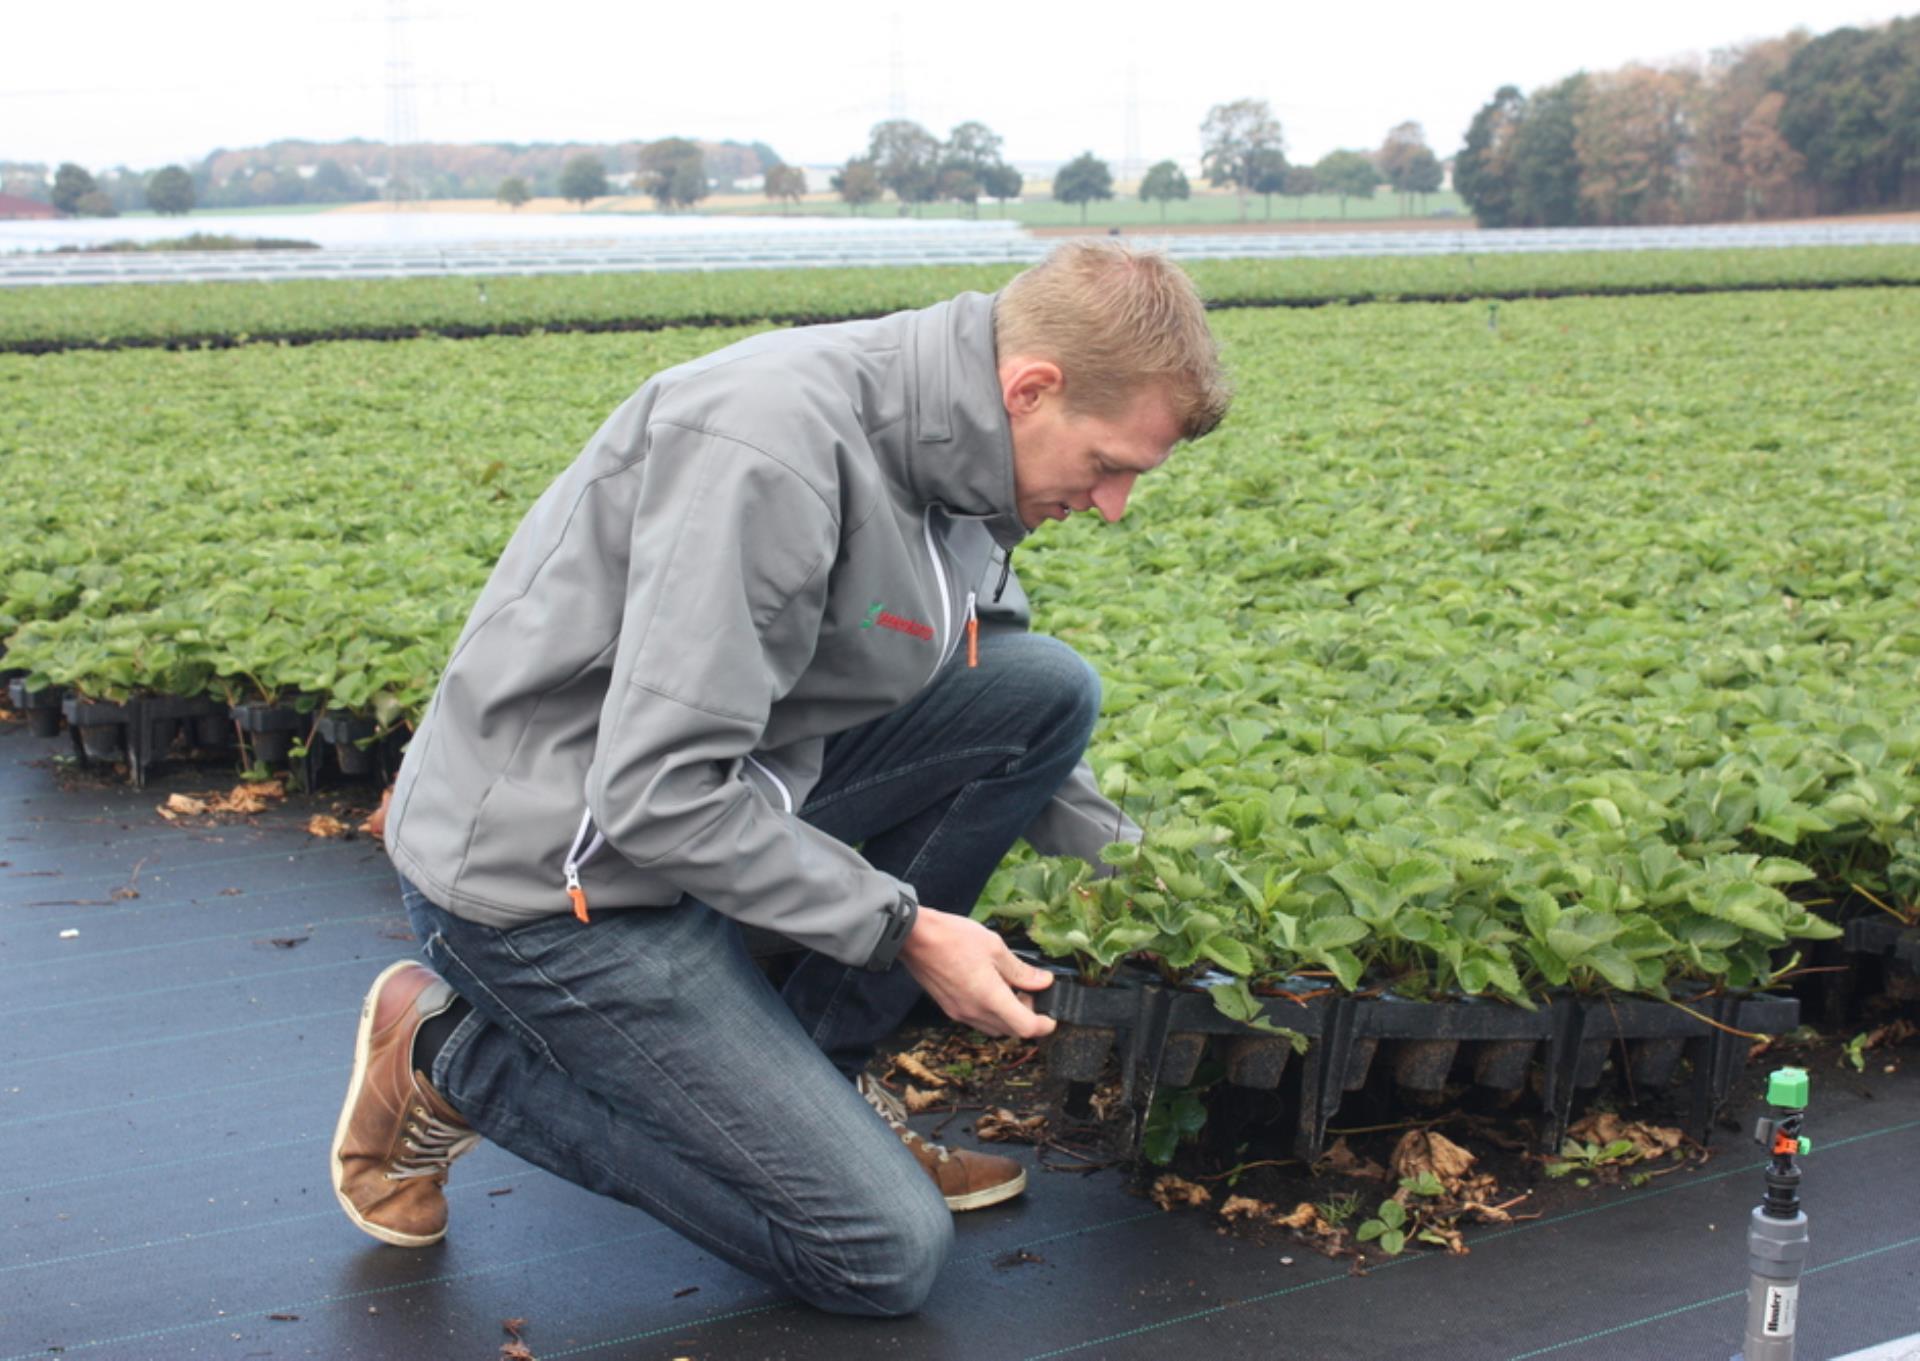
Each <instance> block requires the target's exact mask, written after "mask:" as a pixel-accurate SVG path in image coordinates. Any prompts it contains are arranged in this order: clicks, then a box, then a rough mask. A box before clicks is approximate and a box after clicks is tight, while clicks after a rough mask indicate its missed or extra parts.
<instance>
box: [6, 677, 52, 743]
mask: <svg viewBox="0 0 1920 1361" xmlns="http://www.w3.org/2000/svg"><path fill="white" fill-rule="evenodd" d="M65 698H66V691H65V690H64V689H62V688H61V687H60V686H57V685H51V686H48V687H47V688H46V689H44V690H29V689H27V680H26V677H24V676H16V677H15V678H14V679H12V680H10V681H8V682H7V703H8V704H9V705H10V706H11V707H12V708H15V709H17V710H19V711H20V712H21V713H23V714H25V715H26V716H27V731H28V732H30V733H32V734H33V735H34V736H35V737H53V736H56V735H57V734H58V733H59V731H60V720H61V717H62V715H61V712H60V710H61V702H62V701H63V700H64V699H65Z"/></svg>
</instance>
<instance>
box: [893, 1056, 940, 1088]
mask: <svg viewBox="0 0 1920 1361" xmlns="http://www.w3.org/2000/svg"><path fill="white" fill-rule="evenodd" d="M893 1066H894V1067H895V1068H898V1069H899V1070H900V1071H901V1072H903V1073H905V1074H906V1075H907V1076H908V1077H910V1078H912V1079H914V1081H916V1082H922V1083H925V1084H926V1085H927V1086H929V1087H944V1086H946V1085H947V1079H946V1076H945V1075H944V1074H941V1073H936V1072H934V1071H933V1069H931V1068H929V1067H927V1065H926V1064H925V1063H923V1062H922V1061H921V1060H920V1059H919V1058H918V1057H916V1056H915V1055H913V1054H895V1055H894V1056H893Z"/></svg>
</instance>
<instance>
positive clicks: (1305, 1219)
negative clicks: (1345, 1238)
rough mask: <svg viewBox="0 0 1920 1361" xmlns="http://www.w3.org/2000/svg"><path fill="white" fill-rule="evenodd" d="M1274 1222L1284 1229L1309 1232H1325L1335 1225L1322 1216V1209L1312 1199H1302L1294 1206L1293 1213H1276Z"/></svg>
mask: <svg viewBox="0 0 1920 1361" xmlns="http://www.w3.org/2000/svg"><path fill="white" fill-rule="evenodd" d="M1273 1222H1274V1223H1275V1224H1278V1225H1279V1226H1280V1227H1281V1228H1283V1229H1301V1230H1304V1231H1305V1232H1308V1233H1325V1232H1327V1231H1328V1230H1329V1229H1331V1228H1332V1227H1333V1226H1332V1225H1331V1224H1328V1223H1327V1222H1326V1221H1325V1220H1324V1219H1322V1218H1321V1217H1320V1211H1319V1210H1318V1209H1317V1208H1315V1206H1314V1205H1313V1203H1312V1202H1311V1201H1305V1200H1303V1201H1301V1202H1300V1203H1299V1204H1298V1205H1295V1206H1294V1207H1293V1212H1292V1213H1291V1214H1284V1215H1276V1216H1274V1220H1273Z"/></svg>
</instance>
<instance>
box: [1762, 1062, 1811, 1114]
mask: <svg viewBox="0 0 1920 1361" xmlns="http://www.w3.org/2000/svg"><path fill="white" fill-rule="evenodd" d="M1767 1104H1768V1105H1769V1106H1784V1107H1785V1108H1787V1109H1788V1110H1796V1111H1797V1110H1801V1109H1804V1108H1805V1106H1806V1104H1807V1070H1806V1069H1804V1068H1776V1069H1774V1070H1773V1072H1772V1074H1771V1075H1770V1076H1769V1077H1768V1078H1767Z"/></svg>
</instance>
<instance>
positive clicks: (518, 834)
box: [386, 293, 1139, 968]
mask: <svg viewBox="0 0 1920 1361" xmlns="http://www.w3.org/2000/svg"><path fill="white" fill-rule="evenodd" d="M1024 534H1025V530H1024V528H1023V527H1022V525H1021V523H1020V520H1019V516H1018V514H1017V512H1016V506H1015V498H1014V479H1013V444H1012V436H1011V433H1010V431H1009V428H1008V425H1007V418H1006V411H1005V407H1004V404H1003V402H1002V400H1001V395H1000V383H999V378H998V373H997V368H996V363H995V356H994V344H993V299H992V298H991V297H989V296H984V295H981V294H977V293H970V294H963V295H961V296H960V297H958V298H955V299H954V300H952V301H951V302H946V303H941V304H939V305H937V306H934V307H930V308H927V309H925V310H923V311H917V312H903V313H899V314H896V315H894V316H890V317H885V318H882V319H880V320H877V321H861V322H849V323H844V324H840V325H833V326H817V327H809V328H804V329H798V330H789V331H778V332H773V333H770V334H767V335H762V336H756V337H754V338H752V339H749V340H745V341H742V342H740V343H739V344H736V345H732V346H729V347H727V348H726V349H723V350H720V351H717V352H716V353H714V354H711V355H708V356H706V357H704V358H702V359H698V360H695V361H694V362H692V363H689V364H683V365H681V366H679V367H677V368H673V369H668V370H666V371H664V372H662V373H660V374H657V375H656V376H654V377H653V378H652V379H650V380H649V381H648V382H647V383H646V384H645V385H644V386H643V387H642V388H641V389H640V390H639V392H637V393H636V394H634V396H633V397H631V398H629V399H628V400H627V401H626V402H625V403H623V404H622V405H621V406H620V408H619V409H618V410H616V411H615V412H614V413H613V415H612V416H611V417H610V418H609V419H608V420H607V422H606V424H605V425H603V426H602V427H601V429H600V430H599V432H598V433H597V434H595V435H594V437H593V438H592V440H591V441H590V442H589V443H588V444H587V447H586V449H585V450H584V451H583V452H582V453H581V455H580V456H579V458H577V459H576V460H575V461H574V462H573V464H572V465H571V466H570V467H569V468H568V469H567V470H566V471H565V472H564V473H562V474H561V475H560V477H559V478H558V479H557V480H556V481H555V482H554V483H553V484H552V485H551V486H550V487H548V488H547V490H546V492H545V493H544V494H543V495H542V496H541V497H540V499H539V501H537V502H536V503H535V504H534V506H533V508H532V509H531V510H530V511H529V512H528V513H527V516H526V518H525V519H524V520H523V521H522V522H521V524H520V526H519V528H518V529H517V530H516V531H515V533H514V535H513V538H512V540H511V541H510V542H509V543H508V544H507V547H506V550H505V552H504V553H503V554H502V555H501V558H500V561H499V563H498V565H497V566H496V567H495V568H494V571H493V575H492V577H491V578H490V579H489V581H488V582H487V585H486V588H485V590H484V591H483V592H482V593H481V596H480V599H479V602H478V603H477V604H476V605H475V606H474V609H473V613H472V615H471V616H470V617H469V618H468V620H467V623H466V626H465V628H464V629H463V630H462V631H461V634H460V638H459V641H458V643H457V644H456V645H455V647H454V651H453V655H452V657H451V659H450V660H449V661H448V663H447V666H446V670H445V671H444V673H443V674H442V676H441V679H440V684H439V688H438V689H437V690H436V692H435V694H434V697H433V700H432V702H431V703H430V704H429V705H428V708H427V712H426V715H425V717H424V718H423V719H422V721H421V725H420V728H419V730H418V732H417V733H416V734H415V735H414V739H413V742H412V744H411V746H410V747H409V748H408V751H407V756H406V759H405V761H404V763H403V764H402V766H401V770H400V775H399V780H398V783H397V785H396V788H395V791H394V797H393V804H392V808H391V810H390V812H389V815H388V821H387V831H386V838H387V847H388V850H389V852H390V854H391V855H392V857H393V860H394V863H395V865H396V866H397V867H398V868H399V870H400V872H401V873H403V874H404V875H406V877H407V878H409V879H410V880H412V881H413V882H414V883H415V884H416V885H418V886H419V888H420V889H421V891H422V892H424V893H425V894H426V895H427V896H428V897H429V898H431V899H432V900H433V901H434V902H436V903H438V904H440V905H441V906H442V907H444V908H446V909H447V910H448V911H450V912H452V913H454V914H455V915H457V916H460V917H464V918H467V919H469V920H472V921H476V922H481V923H485V924H488V925H492V926H498V927H512V926H516V925H520V924H523V923H526V922H530V921H535V920H539V919H542V918H545V917H549V916H552V915H554V914H557V913H567V912H570V911H573V910H574V904H573V901H572V900H571V899H570V897H569V893H568V869H569V866H570V865H571V866H573V867H574V869H575V873H576V876H577V880H578V883H579V886H580V889H581V891H582V893H584V895H585V899H586V902H587V903H589V904H591V909H590V910H591V913H592V914H594V915H596V916H597V914H600V913H603V912H611V911H618V910H623V909H639V908H645V907H649V906H660V905H665V904H670V903H673V902H676V901H678V900H679V899H680V897H681V896H682V895H689V894H690V895H692V896H693V897H695V898H697V899H699V900H700V901H701V902H704V903H706V904H708V905H709V906H711V907H713V908H714V909H715V910H717V911H719V912H722V913H724V914H726V915H727V916H729V917H733V918H735V919H737V920H739V921H741V922H743V923H747V924H749V925H753V926H758V927H762V928H765V929H768V930H771V931H774V932H777V933H779V934H780V935H783V936H786V937H788V938H789V939H791V940H793V941H795V942H797V943H798V944H800V945H803V946H806V947H808V948H811V949H815V950H819V951H821V952H823V953H825V954H827V955H830V956H832V957H833V958H835V959H838V960H840V961H842V962H844V963H848V964H856V965H866V966H868V967H873V968H880V967H885V966H887V965H888V964H890V963H891V962H892V960H893V957H894V955H895V954H896V953H897V951H898V949H899V945H900V941H901V940H902V939H903V938H904V936H905V934H906V931H907V929H909V928H910V927H911V924H912V919H913V914H914V912H915V911H916V910H917V907H916V901H915V898H914V894H913V889H912V886H911V885H907V884H903V883H901V882H900V881H899V880H897V879H894V878H893V877H892V876H890V875H887V874H883V873H881V872H880V871H878V870H876V869H874V868H873V867H872V866H871V865H869V864H868V863H867V862H866V861H865V860H864V859H863V858H862V857H861V856H860V854H859V852H857V851H856V850H854V849H853V848H851V847H849V846H847V845H844V844H843V843H841V842H839V841H837V840H835V839H834V838H833V837H831V836H828V835H827V834H825V833H823V832H820V831H817V830H815V829H814V828H812V827H810V826H809V825H807V824H806V823H805V822H803V821H802V820H801V819H800V817H799V816H798V810H799V809H800V807H801V805H802V803H803V801H804V800H805V799H806V796H807V793H808V791H809V790H810V789H811V788H812V787H813V785H814V783H815V781H816V780H817V779H818V777H819V773H820V764H821V759H822V754H823V751H824V748H825V739H826V738H827V736H829V735H830V734H832V733H835V732H838V731H841V730H844V729H846V728H850V727H853V726H855V725H857V724H859V723H863V722H866V721H868V720H871V719H874V718H877V717H879V716H880V715H882V714H885V713H887V712H889V711H890V710H892V709H894V708H896V707H898V706H899V705H900V704H902V703H904V702H905V701H906V700H907V699H909V698H911V697H912V696H913V695H914V694H915V693H916V692H917V691H918V690H919V689H920V688H921V687H922V686H924V685H926V684H927V682H928V681H929V680H930V679H931V678H932V676H933V674H934V673H935V671H937V670H938V669H939V667H940V666H941V665H942V663H943V662H944V661H945V660H946V659H947V658H949V657H951V656H953V655H954V654H955V652H956V649H959V648H962V647H963V646H964V643H965V632H966V620H967V617H968V614H969V612H970V610H976V609H977V611H978V613H979V615H980V618H981V620H982V626H983V627H989V626H999V627H1009V626H1012V627H1024V626H1025V623H1026V618H1025V598H1024V596H1022V595H1021V593H1020V588H1019V584H1018V582H1017V581H1008V580H1006V577H1007V574H1006V572H1005V571H1004V570H1003V565H1002V564H1003V562H1004V559H1005V556H1006V554H1007V553H1008V552H1009V551H1010V550H1011V549H1012V548H1013V546H1014V545H1015V544H1016V543H1017V542H1018V541H1019V540H1020V538H1021V537H1023V535H1024ZM1003 583H1004V584H1003ZM996 592H997V593H998V594H999V597H1000V598H999V600H998V601H997V602H996V601H995V600H994V596H995V595H996ZM1116 827H1118V828H1120V829H1121V834H1122V835H1124V836H1127V837H1129V838H1135V837H1137V836H1138V835H1139V833H1138V829H1137V828H1135V827H1133V826H1132V824H1130V823H1127V822H1126V821H1125V820H1124V819H1123V818H1121V817H1120V815H1119V813H1118V811H1117V810H1116V809H1114V807H1113V806H1112V805H1111V804H1110V803H1108V802H1107V801H1106V800H1105V799H1103V798H1101V797H1100V795H1099V793H1098V792H1097V790H1096V789H1095V787H1094V784H1093V781H1092V778H1091V774H1090V772H1089V770H1088V768H1087V767H1086V765H1085V764H1084V763H1083V764H1082V766H1081V769H1080V770H1079V772H1077V773H1076V775H1075V777H1074V778H1073V779H1072V780H1070V781H1069V783H1068V785H1067V787H1066V788H1065V789H1063V790H1062V791H1061V794H1060V795H1059V796H1058V797H1057V798H1056V799H1055V800H1054V803H1053V805H1052V806H1051V807H1050V808H1049V809H1048V810H1047V811H1046V813H1045V814H1044V815H1043V816H1042V817H1041V819H1040V820H1039V821H1038V822H1037V823H1036V825H1035V826H1034V827H1033V828H1031V829H1030V830H1029V832H1028V834H1027V836H1028V840H1029V841H1031V842H1032V843H1033V844H1034V845H1035V847H1036V848H1038V849H1040V850H1042V851H1046V852H1052V853H1063V854H1075V855H1080V856H1083V857H1086V858H1088V859H1092V858H1094V857H1095V856H1096V855H1097V854H1098V851H1099V848H1100V846H1101V845H1102V844H1103V843H1105V842H1106V841H1109V840H1112V839H1113V838H1114V835H1115V828H1116ZM589 834H591V836H589ZM936 906H940V907H945V908H948V909H950V910H955V911H962V912H964V911H966V910H967V909H968V908H970V907H971V904H967V903H942V904H936ZM582 929H583V930H584V929H589V928H587V927H583V928H582Z"/></svg>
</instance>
